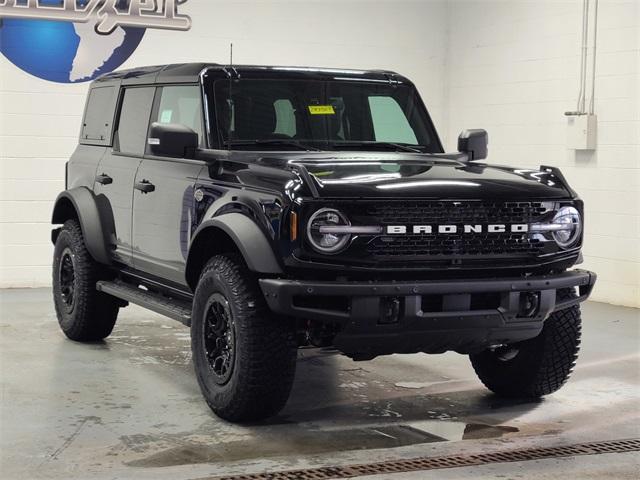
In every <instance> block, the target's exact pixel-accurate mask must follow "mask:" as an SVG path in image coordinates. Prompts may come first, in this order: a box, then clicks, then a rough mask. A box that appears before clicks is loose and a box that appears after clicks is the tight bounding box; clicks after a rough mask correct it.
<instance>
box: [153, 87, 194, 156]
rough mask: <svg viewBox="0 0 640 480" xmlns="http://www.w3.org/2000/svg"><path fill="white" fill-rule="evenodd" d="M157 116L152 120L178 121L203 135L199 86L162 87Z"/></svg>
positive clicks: (162, 121) (161, 121) (163, 121)
mask: <svg viewBox="0 0 640 480" xmlns="http://www.w3.org/2000/svg"><path fill="white" fill-rule="evenodd" d="M160 95H161V96H160V106H159V108H158V115H157V118H155V119H153V120H152V122H160V123H178V124H180V125H184V126H185V127H189V128H190V129H192V130H193V131H194V132H196V133H197V134H198V138H199V139H200V145H202V144H203V135H202V102H201V100H200V88H199V87H198V86H195V85H194V86H175V87H162V92H161V94H160Z"/></svg>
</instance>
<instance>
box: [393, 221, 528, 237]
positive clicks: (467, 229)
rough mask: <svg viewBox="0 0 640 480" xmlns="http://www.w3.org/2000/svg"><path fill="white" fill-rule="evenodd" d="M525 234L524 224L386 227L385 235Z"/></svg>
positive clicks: (526, 228)
mask: <svg viewBox="0 0 640 480" xmlns="http://www.w3.org/2000/svg"><path fill="white" fill-rule="evenodd" d="M485 231H486V232H488V233H506V232H511V233H526V232H528V231H529V225H527V224H526V223H516V224H512V225H506V224H500V223H498V224H491V225H411V226H407V225H387V231H386V233H387V234H388V235H398V234H407V233H413V234H414V235H419V234H431V233H444V234H447V233H471V234H473V233H483V232H485Z"/></svg>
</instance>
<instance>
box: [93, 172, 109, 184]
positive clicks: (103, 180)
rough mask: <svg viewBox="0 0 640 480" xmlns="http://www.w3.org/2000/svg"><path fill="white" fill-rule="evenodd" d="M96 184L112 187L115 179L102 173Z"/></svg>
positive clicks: (97, 177) (98, 176)
mask: <svg viewBox="0 0 640 480" xmlns="http://www.w3.org/2000/svg"><path fill="white" fill-rule="evenodd" d="M96 182H98V183H99V184H100V185H111V184H112V183H113V178H111V177H110V176H109V175H107V174H106V173H101V174H100V175H97V176H96Z"/></svg>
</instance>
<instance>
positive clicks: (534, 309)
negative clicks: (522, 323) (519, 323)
mask: <svg viewBox="0 0 640 480" xmlns="http://www.w3.org/2000/svg"><path fill="white" fill-rule="evenodd" d="M539 306H540V292H522V293H520V302H519V304H518V317H521V318H530V317H533V316H535V314H536V313H538V307H539Z"/></svg>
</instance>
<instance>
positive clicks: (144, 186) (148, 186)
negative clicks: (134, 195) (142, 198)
mask: <svg viewBox="0 0 640 480" xmlns="http://www.w3.org/2000/svg"><path fill="white" fill-rule="evenodd" d="M133 188H135V189H136V190H140V191H141V192H142V193H151V192H153V191H154V190H155V189H156V186H155V185H154V184H153V183H151V182H150V181H149V180H142V181H141V182H136V183H135V185H134V186H133Z"/></svg>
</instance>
